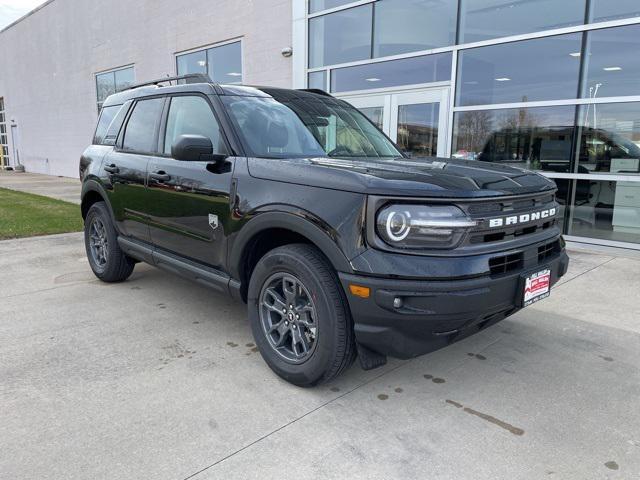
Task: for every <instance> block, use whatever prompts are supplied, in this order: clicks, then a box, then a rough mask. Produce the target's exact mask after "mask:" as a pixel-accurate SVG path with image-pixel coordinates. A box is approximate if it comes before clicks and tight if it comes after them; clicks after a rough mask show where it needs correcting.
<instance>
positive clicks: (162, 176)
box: [149, 170, 171, 182]
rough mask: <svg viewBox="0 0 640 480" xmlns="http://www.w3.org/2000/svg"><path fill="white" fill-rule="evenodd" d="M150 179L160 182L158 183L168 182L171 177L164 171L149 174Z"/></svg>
mask: <svg viewBox="0 0 640 480" xmlns="http://www.w3.org/2000/svg"><path fill="white" fill-rule="evenodd" d="M149 177H150V178H152V179H154V180H156V181H158V182H166V181H168V180H171V175H169V174H168V173H166V172H164V171H163V170H158V171H156V172H151V173H150V174H149Z"/></svg>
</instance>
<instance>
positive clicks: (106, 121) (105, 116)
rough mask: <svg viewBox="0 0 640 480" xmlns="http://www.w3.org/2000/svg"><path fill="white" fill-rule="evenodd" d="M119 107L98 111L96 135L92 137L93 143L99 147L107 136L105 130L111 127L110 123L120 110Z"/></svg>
mask: <svg viewBox="0 0 640 480" xmlns="http://www.w3.org/2000/svg"><path fill="white" fill-rule="evenodd" d="M120 107H121V105H114V106H112V107H104V108H103V109H102V110H101V111H100V118H99V119H98V126H97V127H96V134H95V136H94V137H93V143H94V144H96V145H99V144H101V143H102V141H103V140H104V137H105V136H106V134H107V129H108V128H109V125H111V121H112V120H113V119H114V117H115V116H116V113H118V110H120Z"/></svg>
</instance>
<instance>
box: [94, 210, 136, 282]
mask: <svg viewBox="0 0 640 480" xmlns="http://www.w3.org/2000/svg"><path fill="white" fill-rule="evenodd" d="M101 239H104V241H102V240H101ZM84 246H85V250H86V252H87V258H88V260H89V265H90V266H91V270H93V273H94V274H95V276H96V277H98V278H99V279H100V280H102V281H103V282H122V281H124V280H126V279H127V278H129V276H130V275H131V273H132V272H133V267H134V266H135V260H133V259H132V258H131V257H128V256H127V255H125V253H124V252H123V251H122V250H121V249H120V245H118V234H117V232H116V229H115V227H114V226H113V221H112V220H111V215H110V213H109V210H108V209H107V206H106V204H105V203H104V202H96V203H94V204H93V205H91V208H90V209H89V212H88V213H87V217H86V218H85V221H84ZM96 246H97V247H96ZM102 252H104V256H103V255H102Z"/></svg>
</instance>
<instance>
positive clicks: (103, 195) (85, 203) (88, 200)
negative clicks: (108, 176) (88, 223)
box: [80, 180, 114, 220]
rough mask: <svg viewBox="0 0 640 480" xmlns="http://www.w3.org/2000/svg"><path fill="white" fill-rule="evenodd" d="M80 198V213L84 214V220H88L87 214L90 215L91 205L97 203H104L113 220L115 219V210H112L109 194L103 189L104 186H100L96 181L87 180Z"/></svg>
mask: <svg viewBox="0 0 640 480" xmlns="http://www.w3.org/2000/svg"><path fill="white" fill-rule="evenodd" d="M80 198H81V201H80V211H81V212H82V219H83V220H84V219H85V218H87V213H89V209H90V208H91V205H93V204H94V203H96V202H104V203H105V204H106V205H107V208H108V209H109V213H110V214H111V218H112V219H113V218H114V217H113V210H112V209H111V205H110V204H109V201H108V197H107V192H106V191H105V190H104V187H102V185H100V184H99V183H98V182H97V181H96V180H85V182H84V183H83V185H82V194H81V196H80Z"/></svg>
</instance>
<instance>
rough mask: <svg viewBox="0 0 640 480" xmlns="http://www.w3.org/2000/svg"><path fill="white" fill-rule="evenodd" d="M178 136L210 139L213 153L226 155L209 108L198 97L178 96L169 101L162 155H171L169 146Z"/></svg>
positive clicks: (205, 102)
mask: <svg viewBox="0 0 640 480" xmlns="http://www.w3.org/2000/svg"><path fill="white" fill-rule="evenodd" d="M180 135H202V136H204V137H207V138H210V139H211V143H212V144H213V153H222V154H225V153H228V152H227V148H226V146H225V144H224V141H223V140H222V135H221V133H220V126H219V125H218V121H217V120H216V117H215V115H214V114H213V111H212V110H211V106H210V105H209V103H208V102H207V101H206V100H205V99H204V98H202V97H200V96H184V97H183V96H180V97H173V98H172V99H171V107H170V108H169V117H168V118H167V130H166V132H165V136H164V153H166V154H171V146H172V145H173V143H174V142H175V141H176V140H177V139H178V137H179V136H180Z"/></svg>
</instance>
